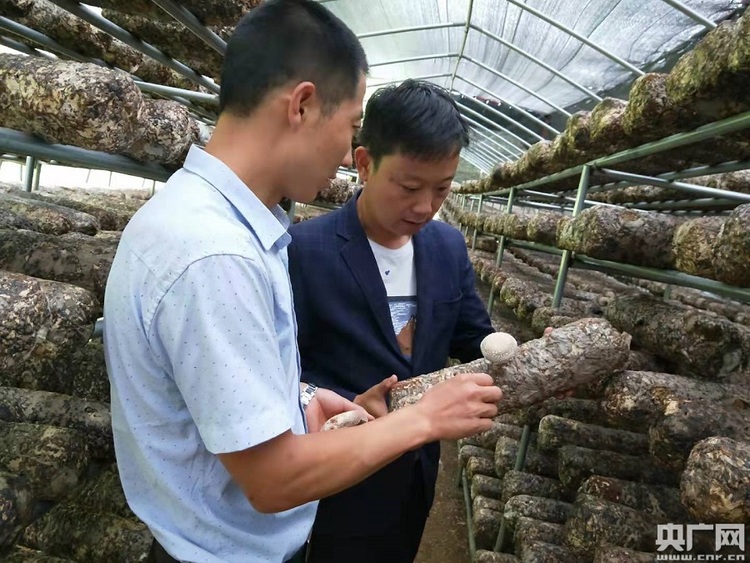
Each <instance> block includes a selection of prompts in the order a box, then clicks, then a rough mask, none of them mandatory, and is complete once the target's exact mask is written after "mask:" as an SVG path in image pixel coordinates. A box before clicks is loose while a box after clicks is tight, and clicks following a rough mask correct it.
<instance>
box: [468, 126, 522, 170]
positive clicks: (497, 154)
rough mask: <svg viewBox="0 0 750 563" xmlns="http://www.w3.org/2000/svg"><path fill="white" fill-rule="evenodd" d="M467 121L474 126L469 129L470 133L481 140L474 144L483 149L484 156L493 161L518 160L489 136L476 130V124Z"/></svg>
mask: <svg viewBox="0 0 750 563" xmlns="http://www.w3.org/2000/svg"><path fill="white" fill-rule="evenodd" d="M467 121H468V122H469V123H470V124H471V125H474V127H472V128H470V131H471V132H472V133H474V134H475V135H476V136H478V137H481V139H477V141H478V142H477V143H476V145H477V146H481V147H482V148H483V149H484V152H485V153H486V156H491V157H492V158H493V159H494V160H505V161H510V160H516V158H518V157H516V156H515V155H513V154H511V153H510V152H508V150H507V149H505V148H503V147H501V146H500V145H498V144H497V143H495V141H494V139H492V138H491V137H490V136H489V135H487V134H486V133H483V132H482V131H481V130H480V129H478V128H477V125H476V123H474V122H472V121H469V120H468V119H467Z"/></svg>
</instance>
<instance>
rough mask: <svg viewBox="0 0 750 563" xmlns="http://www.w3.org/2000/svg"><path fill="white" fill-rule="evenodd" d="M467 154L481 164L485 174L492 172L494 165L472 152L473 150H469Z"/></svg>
mask: <svg viewBox="0 0 750 563" xmlns="http://www.w3.org/2000/svg"><path fill="white" fill-rule="evenodd" d="M466 154H467V155H468V156H471V158H473V159H474V160H476V161H477V162H478V163H480V164H481V165H482V167H483V170H484V171H485V172H489V171H490V170H492V163H491V162H490V161H488V160H487V159H486V158H484V157H482V156H481V155H478V154H477V153H476V152H474V151H471V150H467V151H466Z"/></svg>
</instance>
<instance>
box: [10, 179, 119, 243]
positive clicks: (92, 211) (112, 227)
mask: <svg viewBox="0 0 750 563" xmlns="http://www.w3.org/2000/svg"><path fill="white" fill-rule="evenodd" d="M8 193H10V194H11V195H14V196H16V197H19V198H23V199H26V200H30V201H40V202H44V203H47V204H54V205H57V206H60V207H62V208H68V209H73V210H75V211H80V212H82V213H84V214H87V215H90V216H91V217H94V218H96V220H97V221H98V222H99V225H98V227H99V228H100V229H102V230H104V231H122V230H123V229H124V228H125V225H127V224H128V221H130V218H131V217H132V216H133V213H130V212H126V211H124V210H121V209H118V208H116V207H114V206H108V205H105V204H103V203H101V202H93V201H92V202H88V201H80V200H77V199H73V198H69V197H65V196H62V195H53V194H42V193H39V192H24V191H21V190H12V191H10V192H8ZM0 224H1V223H0ZM17 228H20V229H29V230H34V231H40V232H41V230H40V229H38V228H36V229H35V228H33V227H32V226H30V225H29V226H26V227H22V226H18V227H17ZM69 230H78V231H80V232H82V233H85V234H92V235H93V234H98V230H97V229H94V231H93V232H88V233H87V232H86V231H83V230H80V229H69Z"/></svg>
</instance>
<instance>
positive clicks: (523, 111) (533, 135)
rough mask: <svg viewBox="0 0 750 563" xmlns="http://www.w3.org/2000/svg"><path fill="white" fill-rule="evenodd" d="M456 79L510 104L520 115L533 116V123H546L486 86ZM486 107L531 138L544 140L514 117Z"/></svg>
mask: <svg viewBox="0 0 750 563" xmlns="http://www.w3.org/2000/svg"><path fill="white" fill-rule="evenodd" d="M456 78H458V79H459V80H463V81H464V82H466V83H467V84H468V85H469V86H473V87H474V88H476V89H477V90H481V91H482V92H484V93H485V94H488V95H490V96H492V97H493V98H495V99H496V100H497V101H499V102H501V103H504V104H508V105H509V106H510V107H512V108H513V109H515V110H516V111H518V112H520V113H522V114H524V115H527V116H531V117H532V118H533V121H535V122H539V123H543V124H544V122H543V121H540V120H539V119H537V118H536V117H534V116H533V115H531V114H530V113H529V112H527V111H525V110H522V109H519V108H518V107H516V106H514V105H513V104H511V103H509V102H506V101H505V100H503V99H501V98H500V97H499V96H498V95H497V94H495V93H494V92H492V91H490V90H488V89H487V88H485V87H484V86H480V85H479V84H477V83H476V82H474V81H473V80H469V79H468V78H464V77H463V76H461V75H456ZM486 107H488V108H490V109H491V110H493V111H494V113H496V114H497V115H500V116H502V117H503V118H504V119H505V120H506V121H510V122H512V123H513V124H515V125H516V126H517V127H519V128H520V129H522V130H523V131H524V132H526V133H528V134H529V135H531V136H532V137H534V138H535V139H538V140H539V141H543V140H544V137H542V136H541V135H539V134H538V133H534V131H532V130H531V129H529V128H528V127H526V126H525V125H522V124H520V123H519V122H518V121H516V120H515V119H513V118H512V117H508V116H507V115H505V114H504V113H502V112H500V111H497V110H495V108H492V107H490V106H489V105H488V106H486ZM545 125H546V124H545Z"/></svg>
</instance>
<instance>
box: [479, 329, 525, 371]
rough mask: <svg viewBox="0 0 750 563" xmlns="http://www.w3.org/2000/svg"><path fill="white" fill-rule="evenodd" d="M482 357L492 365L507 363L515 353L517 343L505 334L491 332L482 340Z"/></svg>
mask: <svg viewBox="0 0 750 563" xmlns="http://www.w3.org/2000/svg"><path fill="white" fill-rule="evenodd" d="M480 348H481V350H482V355H483V356H484V357H485V358H486V359H488V360H489V361H491V362H492V363H494V364H501V363H503V362H507V361H508V360H509V359H510V358H512V357H513V354H515V353H516V348H518V343H517V342H516V339H515V338H513V337H512V336H511V335H510V334H508V333H507V332H493V333H492V334H488V335H487V336H485V337H484V340H482V344H481V345H480Z"/></svg>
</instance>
